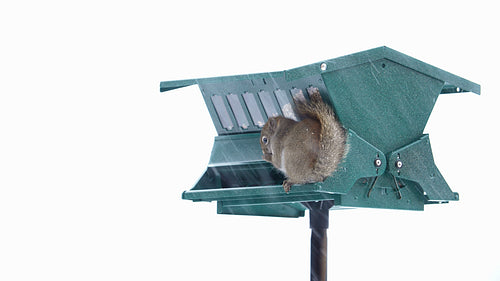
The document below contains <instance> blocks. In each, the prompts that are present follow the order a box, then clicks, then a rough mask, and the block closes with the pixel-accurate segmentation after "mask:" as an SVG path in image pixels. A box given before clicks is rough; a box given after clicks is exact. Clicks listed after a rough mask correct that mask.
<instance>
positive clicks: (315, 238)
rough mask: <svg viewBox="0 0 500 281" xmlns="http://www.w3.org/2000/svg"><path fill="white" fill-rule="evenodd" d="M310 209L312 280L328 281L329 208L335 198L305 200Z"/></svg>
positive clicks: (305, 204)
mask: <svg viewBox="0 0 500 281" xmlns="http://www.w3.org/2000/svg"><path fill="white" fill-rule="evenodd" d="M302 204H303V205H304V206H306V207H307V208H308V209H309V223H310V227H311V281H326V271H327V256H328V255H327V254H328V247H327V246H328V244H327V233H326V231H327V230H328V219H329V210H330V208H331V207H332V206H333V200H325V201H317V202H303V203H302Z"/></svg>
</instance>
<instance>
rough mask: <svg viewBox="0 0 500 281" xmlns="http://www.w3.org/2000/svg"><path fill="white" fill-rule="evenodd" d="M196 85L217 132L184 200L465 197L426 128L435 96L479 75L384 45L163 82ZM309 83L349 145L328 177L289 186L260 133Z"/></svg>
mask: <svg viewBox="0 0 500 281" xmlns="http://www.w3.org/2000/svg"><path fill="white" fill-rule="evenodd" d="M194 84H198V85H199V87H200V90H201V94H202V96H203V98H204V100H205V103H206V105H207V108H208V110H209V113H210V115H211V118H212V121H213V123H214V126H215V128H216V130H217V133H218V135H219V136H217V137H216V138H215V141H214V146H213V150H212V154H211V159H210V163H209V165H208V167H207V171H206V172H205V173H204V174H203V175H202V177H201V178H200V180H199V182H198V183H197V184H196V186H195V187H194V188H193V189H191V190H189V191H185V192H184V193H183V195H182V197H183V199H189V200H193V201H218V204H217V205H218V207H217V211H218V213H224V214H241V215H266V216H283V217H297V216H303V215H304V210H305V208H304V207H303V205H302V204H299V203H298V202H311V201H321V200H334V202H335V203H334V207H333V208H342V207H370V208H389V209H407V210H422V209H423V206H424V204H430V203H443V202H447V201H451V200H458V198H459V197H458V194H457V193H454V192H452V191H451V189H450V187H449V186H448V185H447V184H446V181H445V180H444V178H443V177H442V175H441V174H440V173H439V170H438V169H437V167H436V166H435V164H434V160H433V157H432V151H431V147H430V142H429V138H428V136H427V135H424V134H423V130H424V128H425V125H426V123H427V120H428V118H429V116H430V114H431V112H432V109H433V107H434V104H435V102H436V100H437V98H438V96H439V94H450V93H462V92H474V93H477V94H479V93H480V86H479V85H477V84H475V83H473V82H470V81H468V80H466V79H463V78H460V77H458V76H455V75H453V74H451V73H448V72H446V71H443V70H441V69H439V68H436V67H433V66H431V65H428V64H426V63H423V62H421V61H418V60H416V59H414V58H411V57H409V56H407V55H404V54H402V53H399V52H397V51H394V50H392V49H390V48H387V47H380V48H376V49H372V50H368V51H364V52H360V53H356V54H352V55H348V56H344V57H340V58H336V59H332V60H327V61H323V62H318V63H315V64H310V65H306V66H303V67H298V68H294V69H291V70H287V71H281V72H270V73H259V74H249V75H237V76H226V77H215V78H204V79H189V80H181V81H170V82H161V85H160V90H161V91H168V90H172V89H176V88H180V87H184V86H189V85H194ZM310 86H314V87H317V88H319V91H320V92H321V94H322V96H323V99H324V100H325V101H326V102H327V103H329V104H331V105H332V106H333V107H334V109H335V111H336V113H337V115H338V117H339V119H340V121H341V122H342V124H343V125H344V127H345V128H347V129H348V134H349V135H348V143H349V146H350V150H349V153H348V154H347V156H346V158H345V160H344V162H343V163H342V164H341V165H340V167H339V168H338V169H337V171H336V172H335V173H334V174H333V175H332V176H331V177H329V178H327V179H326V180H325V182H322V183H316V184H308V185H302V186H293V187H292V190H291V191H290V193H288V194H287V193H285V192H284V191H283V188H282V186H281V183H282V181H283V179H284V178H283V176H282V175H281V174H280V173H279V172H278V171H276V170H275V169H273V167H272V166H271V164H269V163H266V162H264V161H263V160H262V152H261V150H260V144H259V134H260V130H261V128H262V126H263V124H264V123H265V121H267V118H268V117H271V116H276V115H284V116H286V117H289V118H297V116H296V114H295V112H294V108H293V102H292V101H293V97H294V96H295V95H307V94H306V93H307V92H306V88H308V87H310ZM398 163H399V164H398ZM398 165H399V167H398Z"/></svg>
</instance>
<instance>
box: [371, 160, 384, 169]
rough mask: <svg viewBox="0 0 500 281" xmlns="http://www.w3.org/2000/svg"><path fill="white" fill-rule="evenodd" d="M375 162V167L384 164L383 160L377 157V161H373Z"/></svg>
mask: <svg viewBox="0 0 500 281" xmlns="http://www.w3.org/2000/svg"><path fill="white" fill-rule="evenodd" d="M373 164H375V167H377V168H378V167H380V166H382V160H380V159H375V161H374V162H373Z"/></svg>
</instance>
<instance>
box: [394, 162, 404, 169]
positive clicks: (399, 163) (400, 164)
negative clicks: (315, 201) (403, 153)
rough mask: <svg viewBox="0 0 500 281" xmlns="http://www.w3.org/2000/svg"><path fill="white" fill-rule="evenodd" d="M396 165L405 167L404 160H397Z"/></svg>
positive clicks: (399, 167)
mask: <svg viewBox="0 0 500 281" xmlns="http://www.w3.org/2000/svg"><path fill="white" fill-rule="evenodd" d="M394 165H395V166H396V168H398V169H401V168H402V167H403V161H401V160H397V161H396V163H394Z"/></svg>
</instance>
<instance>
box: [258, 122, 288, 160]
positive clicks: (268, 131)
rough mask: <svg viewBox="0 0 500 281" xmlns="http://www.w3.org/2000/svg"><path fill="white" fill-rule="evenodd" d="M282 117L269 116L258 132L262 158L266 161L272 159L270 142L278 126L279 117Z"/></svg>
mask: <svg viewBox="0 0 500 281" xmlns="http://www.w3.org/2000/svg"><path fill="white" fill-rule="evenodd" d="M281 118H283V117H282V116H277V117H270V118H269V119H268V120H267V122H266V124H264V127H263V128H262V131H261V132H260V147H261V149H262V153H263V156H262V158H263V159H264V160H266V161H269V162H271V161H272V156H273V150H272V148H271V143H272V140H273V137H274V135H275V133H276V130H277V128H278V126H279V122H280V119H281Z"/></svg>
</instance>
